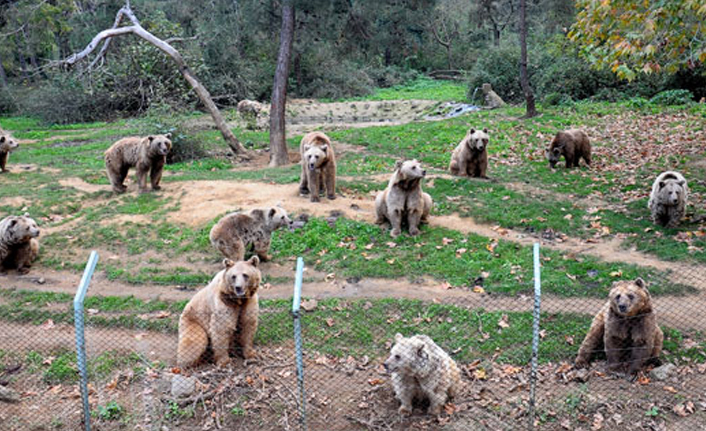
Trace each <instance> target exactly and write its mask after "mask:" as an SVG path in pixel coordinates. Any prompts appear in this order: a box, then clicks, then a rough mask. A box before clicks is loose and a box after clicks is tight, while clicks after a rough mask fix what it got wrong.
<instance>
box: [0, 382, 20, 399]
mask: <svg viewBox="0 0 706 431" xmlns="http://www.w3.org/2000/svg"><path fill="white" fill-rule="evenodd" d="M19 400H20V394H18V393H17V392H15V391H14V390H12V389H10V388H6V387H5V386H0V401H5V402H7V403H16V402H18V401H19Z"/></svg>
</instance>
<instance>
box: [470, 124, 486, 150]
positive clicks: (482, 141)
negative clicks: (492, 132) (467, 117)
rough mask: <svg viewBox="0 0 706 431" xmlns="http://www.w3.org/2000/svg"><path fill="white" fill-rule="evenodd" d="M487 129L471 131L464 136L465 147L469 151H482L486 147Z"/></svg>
mask: <svg viewBox="0 0 706 431" xmlns="http://www.w3.org/2000/svg"><path fill="white" fill-rule="evenodd" d="M488 139H489V136H488V129H483V130H476V129H471V130H469V131H468V134H467V135H466V145H467V146H468V148H469V149H470V150H471V151H478V152H481V151H484V150H485V149H486V148H487V147H488Z"/></svg>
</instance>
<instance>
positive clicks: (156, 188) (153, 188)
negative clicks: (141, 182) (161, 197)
mask: <svg viewBox="0 0 706 431" xmlns="http://www.w3.org/2000/svg"><path fill="white" fill-rule="evenodd" d="M152 190H154V191H158V190H162V186H152Z"/></svg>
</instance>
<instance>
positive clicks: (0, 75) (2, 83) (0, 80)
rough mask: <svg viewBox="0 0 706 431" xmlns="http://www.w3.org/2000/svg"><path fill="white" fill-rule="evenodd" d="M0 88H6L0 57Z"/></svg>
mask: <svg viewBox="0 0 706 431" xmlns="http://www.w3.org/2000/svg"><path fill="white" fill-rule="evenodd" d="M0 86H2V87H7V74H6V73H5V67H4V66H3V65H2V57H0Z"/></svg>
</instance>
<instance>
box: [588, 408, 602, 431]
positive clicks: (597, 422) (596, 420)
mask: <svg viewBox="0 0 706 431" xmlns="http://www.w3.org/2000/svg"><path fill="white" fill-rule="evenodd" d="M604 419H605V418H604V417H603V415H602V414H600V412H596V413H594V414H593V423H592V424H591V429H592V430H594V431H598V430H601V429H603V421H604Z"/></svg>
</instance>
